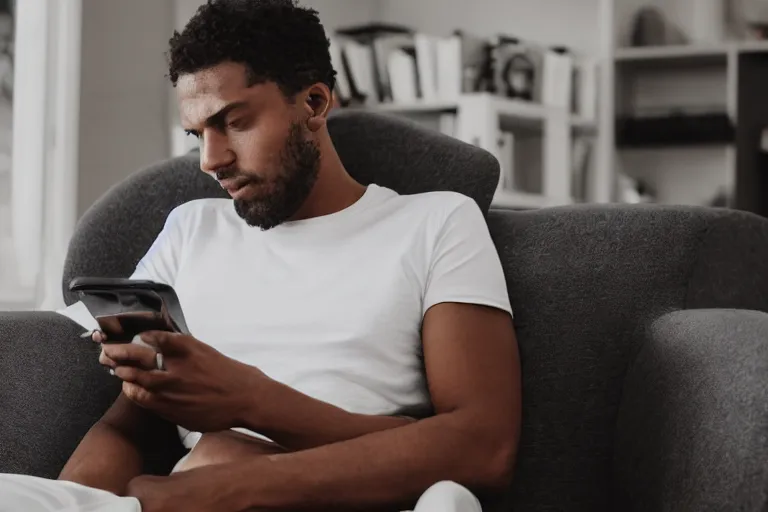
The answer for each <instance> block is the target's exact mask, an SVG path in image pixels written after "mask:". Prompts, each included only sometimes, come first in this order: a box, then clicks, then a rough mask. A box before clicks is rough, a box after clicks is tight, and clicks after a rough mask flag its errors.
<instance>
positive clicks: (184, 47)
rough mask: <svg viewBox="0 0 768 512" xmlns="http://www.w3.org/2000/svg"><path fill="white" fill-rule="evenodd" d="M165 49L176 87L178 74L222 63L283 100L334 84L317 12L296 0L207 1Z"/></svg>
mask: <svg viewBox="0 0 768 512" xmlns="http://www.w3.org/2000/svg"><path fill="white" fill-rule="evenodd" d="M169 44H170V50H169V52H168V68H169V77H170V79H171V82H172V83H173V85H174V86H176V84H177V82H178V80H179V77H180V76H181V75H185V74H189V73H195V72H198V71H201V70H204V69H208V68H211V67H214V66H216V65H218V64H221V63H222V62H237V63H240V64H243V65H245V67H246V71H247V73H248V80H249V85H254V84H257V83H266V82H274V83H275V84H277V86H278V87H279V88H280V90H281V91H282V92H283V94H285V95H286V96H287V97H291V96H294V95H295V94H297V93H298V92H300V91H301V90H303V89H305V88H306V87H309V86H311V85H312V84H315V83H324V84H325V85H327V86H328V87H329V88H330V89H331V90H333V88H334V85H335V83H336V72H335V71H334V69H333V65H332V64H331V57H330V51H329V45H330V42H329V40H328V38H327V37H326V34H325V29H324V28H323V25H322V24H321V23H320V18H319V17H318V13H317V11H316V10H314V9H308V8H305V7H301V6H299V5H298V4H297V3H296V1H295V0H208V2H207V3H205V4H203V5H202V6H201V7H200V8H198V10H197V12H196V13H195V15H194V16H193V17H192V18H191V19H190V20H189V23H187V25H186V27H184V29H183V30H182V31H181V32H178V31H174V33H173V37H171V40H170V42H169Z"/></svg>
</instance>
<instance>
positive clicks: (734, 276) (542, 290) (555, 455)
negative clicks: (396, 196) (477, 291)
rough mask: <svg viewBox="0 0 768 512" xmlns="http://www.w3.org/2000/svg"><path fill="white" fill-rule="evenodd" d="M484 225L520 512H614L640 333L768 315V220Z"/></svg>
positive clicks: (493, 221)
mask: <svg viewBox="0 0 768 512" xmlns="http://www.w3.org/2000/svg"><path fill="white" fill-rule="evenodd" d="M488 221H489V226H490V229H491V233H492V235H493V237H494V241H495V243H496V247H497V249H498V250H499V253H500V255H501V259H502V261H503V262H504V266H505V271H506V277H507V286H508V289H509V294H510V300H511V303H512V308H513V309H514V311H515V327H516V331H517V336H518V340H519V344H520V351H521V358H522V364H523V389H524V400H523V432H522V438H521V445H520V454H519V459H518V472H517V476H516V478H515V482H514V485H513V489H512V494H513V496H512V502H513V503H514V504H515V505H516V506H515V510H526V511H527V510H585V511H586V510H611V509H612V507H611V501H610V500H611V493H610V492H609V490H610V487H609V485H610V483H611V481H612V476H613V473H612V469H613V454H614V437H615V435H616V427H615V425H616V415H617V413H618V407H619V404H620V403H621V400H622V392H623V386H624V379H625V376H626V372H627V368H629V367H630V365H631V364H632V361H633V357H634V356H635V354H636V353H637V352H638V350H639V348H640V346H642V344H643V343H644V341H645V338H644V337H643V332H644V329H645V327H646V326H647V325H648V324H649V323H650V322H653V321H654V320H655V319H657V318H659V317H660V316H662V315H663V314H665V313H667V312H669V311H674V310H681V309H688V308H691V307H695V308H707V307H740V308H751V309H756V310H761V311H768V300H766V296H765V290H767V289H768V268H766V266H765V263H764V262H765V261H768V221H766V220H764V219H761V218H758V217H756V216H753V215H750V214H744V213H738V212H732V211H728V210H710V209H699V208H672V207H645V206H635V207H629V206H575V207H567V208H556V209H549V210H540V211H530V212H514V213H511V212H501V211H494V210H492V211H491V213H490V215H489V218H488ZM759 262H763V263H759ZM758 263H759V264H758ZM708 280H711V282H714V283H718V286H712V285H709V284H708ZM706 290H709V291H706ZM705 291H706V292H705ZM766 434H767V435H768V432H766ZM742 442H743V443H745V446H749V444H750V443H751V442H754V440H751V439H742ZM649 492H652V491H651V490H649ZM649 510H656V509H649Z"/></svg>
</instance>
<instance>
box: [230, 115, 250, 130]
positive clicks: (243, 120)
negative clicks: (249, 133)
mask: <svg viewBox="0 0 768 512" xmlns="http://www.w3.org/2000/svg"><path fill="white" fill-rule="evenodd" d="M227 127H228V128H234V129H235V130H243V129H245V128H247V127H248V118H247V117H238V118H237V119H234V120H232V121H230V122H229V123H227Z"/></svg>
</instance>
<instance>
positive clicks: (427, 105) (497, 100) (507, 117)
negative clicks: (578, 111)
mask: <svg viewBox="0 0 768 512" xmlns="http://www.w3.org/2000/svg"><path fill="white" fill-rule="evenodd" d="M462 107H466V108H481V109H487V110H490V111H491V112H495V113H496V115H498V116H499V119H500V122H501V124H502V129H504V130H509V131H515V129H517V128H521V127H522V128H534V129H541V128H542V127H543V122H544V121H545V120H546V119H547V118H549V117H551V116H563V117H564V118H565V119H566V121H567V122H569V123H570V125H571V127H572V128H573V129H574V130H577V131H579V132H586V133H588V132H594V131H595V130H596V129H597V125H596V123H595V122H594V121H590V120H589V119H584V118H582V117H579V116H575V115H568V114H567V113H566V112H565V111H564V110H563V109H559V108H553V107H548V106H545V105H540V104H537V103H531V102H527V101H522V100H514V99H509V98H504V97H500V96H494V95H492V94H488V93H473V94H464V95H462V96H461V97H460V98H458V99H457V100H455V101H451V100H445V101H419V102H413V103H380V104H378V105H371V106H365V107H355V108H364V109H366V110H370V111H373V112H381V113H391V114H440V113H445V112H454V113H455V112H458V111H459V110H460V108H462Z"/></svg>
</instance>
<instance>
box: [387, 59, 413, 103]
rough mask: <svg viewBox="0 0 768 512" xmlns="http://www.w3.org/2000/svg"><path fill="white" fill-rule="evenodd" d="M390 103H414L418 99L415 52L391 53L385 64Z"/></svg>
mask: <svg viewBox="0 0 768 512" xmlns="http://www.w3.org/2000/svg"><path fill="white" fill-rule="evenodd" d="M387 64H388V65H387V74H388V77H389V90H390V101H393V102H394V103H401V104H402V103H415V102H416V101H418V99H419V84H418V80H419V77H418V74H417V71H416V50H415V49H414V48H402V49H399V50H395V51H393V52H392V53H391V54H390V55H389V59H388V62H387Z"/></svg>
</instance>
